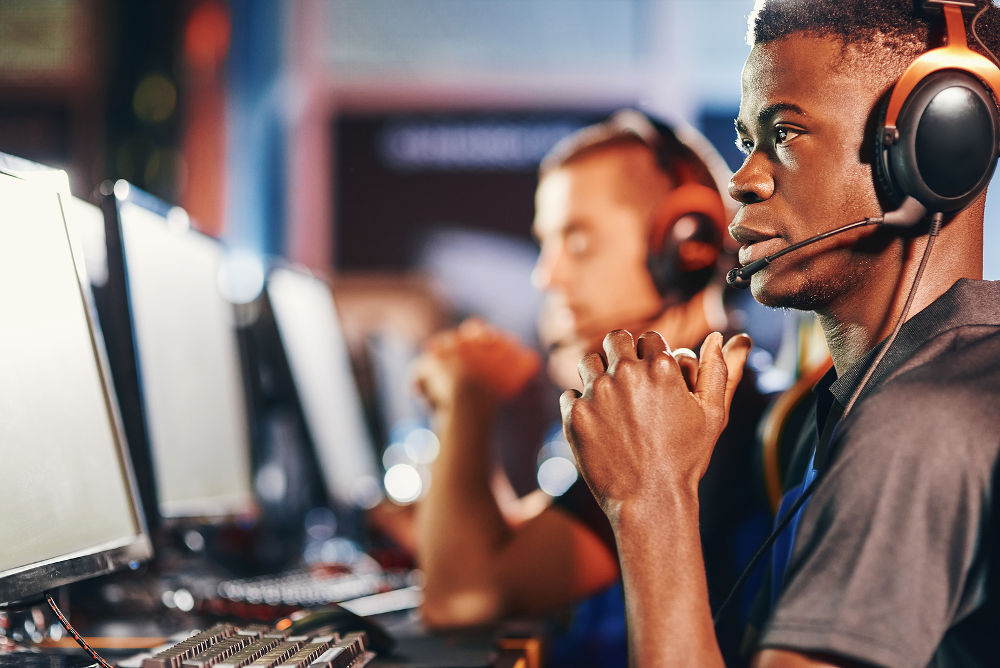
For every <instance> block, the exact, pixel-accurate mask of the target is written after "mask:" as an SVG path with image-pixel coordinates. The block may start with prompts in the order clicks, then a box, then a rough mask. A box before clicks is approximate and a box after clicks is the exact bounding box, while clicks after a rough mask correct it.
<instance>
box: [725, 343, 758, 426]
mask: <svg viewBox="0 0 1000 668" xmlns="http://www.w3.org/2000/svg"><path fill="white" fill-rule="evenodd" d="M752 347H753V341H752V340H751V339H750V337H749V336H748V335H746V334H737V335H736V336H734V337H733V338H731V339H729V340H728V341H726V345H725V346H723V348H722V357H723V358H724V359H725V360H726V369H727V378H726V415H729V406H730V405H731V404H732V403H733V394H734V393H735V392H736V386H737V385H739V384H740V380H741V379H742V378H743V368H744V366H745V365H746V362H747V356H748V355H749V354H750V349H751V348H752Z"/></svg>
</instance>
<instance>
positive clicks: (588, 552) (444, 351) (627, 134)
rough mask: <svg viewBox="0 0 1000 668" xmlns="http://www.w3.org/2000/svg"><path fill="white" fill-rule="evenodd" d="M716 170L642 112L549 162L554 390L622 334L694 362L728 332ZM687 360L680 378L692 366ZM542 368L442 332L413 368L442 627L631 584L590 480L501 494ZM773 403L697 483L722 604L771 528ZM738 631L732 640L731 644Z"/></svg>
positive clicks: (513, 345) (577, 138)
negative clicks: (510, 417)
mask: <svg viewBox="0 0 1000 668" xmlns="http://www.w3.org/2000/svg"><path fill="white" fill-rule="evenodd" d="M692 134H693V133H692ZM720 162H721V161H720V160H719V159H718V157H717V155H715V154H714V151H712V149H711V148H710V147H709V146H708V144H707V142H706V141H705V140H704V139H703V138H701V137H700V136H693V137H692V139H689V140H688V141H682V140H681V139H680V138H679V137H678V135H677V134H676V133H675V132H674V131H673V130H672V129H671V128H669V127H667V126H665V125H662V124H659V123H656V122H654V121H652V120H651V119H649V118H648V117H646V116H644V115H642V114H640V113H638V112H634V111H623V112H619V113H617V114H615V115H613V116H612V117H611V118H609V119H608V120H606V121H605V122H602V123H599V124H597V125H594V126H590V127H588V128H585V129H583V130H581V131H579V132H577V133H575V134H574V135H572V136H570V137H568V138H566V139H565V140H564V141H563V142H561V143H560V144H558V145H557V146H556V147H555V148H554V149H553V150H552V151H551V152H550V154H549V155H548V156H546V158H545V159H544V160H543V162H542V165H541V168H540V179H539V185H538V189H537V192H536V214H535V221H534V233H535V235H536V237H537V238H538V240H539V243H540V246H541V253H540V256H539V258H538V262H537V265H536V267H535V270H534V275H533V279H534V282H535V284H536V286H537V287H538V288H539V289H541V290H543V291H544V292H545V293H546V298H547V302H546V307H545V308H544V309H543V314H542V316H541V318H540V323H539V329H540V333H541V335H542V339H543V340H544V342H545V343H546V344H547V345H548V346H549V347H550V349H551V355H550V357H549V364H548V371H549V375H550V377H551V378H552V379H553V381H554V382H555V384H556V385H557V386H559V387H560V388H566V387H572V386H574V385H576V383H578V377H577V376H576V363H577V361H578V360H579V359H580V357H581V356H583V355H584V354H585V353H587V352H591V351H595V350H599V349H600V344H601V340H602V339H603V337H604V335H605V333H606V332H607V331H609V330H611V329H615V328H625V329H629V330H630V331H633V332H635V333H636V334H637V335H638V334H639V333H641V332H643V331H645V330H648V329H652V330H656V331H659V332H661V333H662V334H663V335H664V336H665V337H666V338H667V339H669V340H670V341H672V342H676V344H677V345H678V346H679V347H688V348H695V347H697V346H698V345H700V344H701V342H702V340H703V339H704V337H705V336H706V335H708V334H709V333H710V332H712V331H714V330H722V331H726V330H728V329H730V327H729V322H728V317H727V312H726V309H725V307H724V305H723V299H722V296H723V293H722V290H723V287H722V283H721V279H720V277H719V275H718V267H719V265H720V264H721V263H720V257H721V256H722V255H723V242H722V239H723V238H724V235H725V229H726V225H727V223H728V220H729V217H728V215H727V210H726V206H725V204H724V200H723V197H722V196H721V195H720V191H719V188H718V185H717V184H718V183H719V181H718V180H717V179H716V178H715V176H713V169H712V168H713V167H715V166H716V165H717V164H719V163H720ZM719 171H720V170H717V169H716V170H715V172H716V173H718V172H719ZM675 354H676V355H677V357H678V359H679V360H680V361H681V364H682V365H686V360H688V359H691V358H693V354H691V353H689V352H686V351H683V350H679V351H677V352H676V353H675ZM539 364H540V361H539V358H538V356H537V355H536V353H534V352H533V351H531V350H529V349H527V348H525V347H523V346H522V345H521V344H519V343H518V342H517V341H516V340H514V339H513V338H512V337H510V336H508V335H507V334H505V333H504V332H501V331H499V330H496V329H494V328H492V327H490V326H489V325H487V324H485V323H482V322H479V321H469V322H466V323H464V324H463V325H461V326H460V327H458V328H457V329H456V330H453V331H448V332H444V333H441V334H439V335H437V336H436V337H435V338H434V339H432V340H431V341H430V342H429V344H428V345H427V349H426V351H425V353H424V355H423V356H422V357H421V358H420V360H418V363H417V382H418V386H419V388H420V390H421V392H422V393H423V394H424V396H425V397H426V398H427V400H428V402H429V403H430V405H431V407H432V409H433V412H434V426H435V429H436V431H437V434H438V437H439V439H440V442H441V451H440V454H439V456H438V458H437V460H436V461H435V463H434V466H433V469H432V483H431V486H430V490H429V492H428V495H427V497H426V498H425V499H424V500H423V501H422V502H421V505H420V507H419V508H418V512H417V522H418V525H417V545H418V549H417V555H418V561H419V565H420V567H421V568H422V569H423V571H424V573H425V575H426V584H425V589H424V595H425V600H424V605H423V615H424V618H425V620H426V621H427V622H428V623H429V624H431V625H434V626H460V625H471V624H477V623H482V622H487V621H491V620H495V619H497V618H498V617H500V616H502V615H506V614H513V613H519V614H524V613H538V612H544V611H552V610H555V609H559V608H561V607H563V606H565V605H567V604H569V603H572V602H575V601H579V600H580V599H582V598H584V597H586V596H588V595H591V594H594V593H595V592H599V591H601V590H603V589H606V588H608V587H610V586H612V585H613V584H615V583H616V582H617V581H618V577H619V569H618V561H617V555H616V546H615V542H614V537H613V534H612V533H611V531H610V525H609V524H608V521H607V519H606V518H605V517H604V516H603V514H602V513H601V511H600V509H599V507H598V506H597V504H596V503H595V502H594V499H593V497H592V496H591V494H590V492H589V490H588V489H587V488H586V486H585V485H584V484H583V481H582V480H578V481H577V482H576V483H575V484H574V485H573V486H572V487H571V488H570V489H569V491H568V492H567V493H566V494H564V495H562V496H561V497H558V498H557V499H555V501H554V502H552V501H551V500H550V499H548V498H546V499H544V500H542V499H541V495H542V493H541V492H538V493H535V494H532V495H529V496H527V497H524V498H521V499H517V498H514V497H513V496H512V495H509V494H507V495H505V494H502V493H499V492H496V491H495V487H496V486H495V485H493V486H491V480H492V479H493V471H492V470H491V469H492V464H491V462H492V457H491V447H492V444H491V438H492V433H493V427H494V420H495V416H496V411H497V408H498V406H499V405H500V404H501V403H502V402H504V401H505V400H507V399H509V398H511V397H513V396H514V395H516V394H517V393H518V392H519V391H520V390H521V388H522V387H523V386H524V385H525V384H526V383H527V382H528V381H529V380H530V379H531V378H532V377H533V375H534V374H535V373H536V372H537V370H538V367H539ZM553 400H554V397H553ZM763 407H764V399H763V397H761V396H760V395H759V394H758V393H757V391H756V388H755V383H754V380H753V379H752V378H750V377H749V374H748V377H747V378H746V379H745V380H744V382H743V383H742V385H741V386H740V389H739V391H738V395H737V397H736V400H735V402H734V410H733V414H732V416H731V419H730V427H729V429H728V430H727V432H726V433H725V434H723V436H722V440H721V443H720V447H719V448H718V449H717V450H716V456H715V458H714V459H713V461H712V466H711V467H710V469H709V473H708V475H706V477H705V481H704V482H703V484H702V487H701V496H702V510H703V512H702V517H701V521H702V535H703V545H704V556H705V560H706V567H707V569H708V577H709V583H710V590H711V595H712V597H713V598H719V597H721V596H723V595H724V594H725V592H726V590H727V589H728V587H729V585H730V584H731V583H732V581H733V580H734V579H735V577H736V575H737V569H738V567H739V565H740V564H741V563H742V561H743V556H742V555H743V554H744V552H745V550H741V549H740V547H739V546H740V545H742V544H743V543H747V544H752V543H754V542H755V538H756V537H757V536H759V535H762V534H763V532H764V529H765V528H766V525H767V518H768V511H767V509H766V503H765V501H764V495H763V493H762V492H761V491H759V489H758V487H759V485H758V480H757V476H756V475H754V474H753V473H752V471H754V470H755V469H754V467H753V465H752V463H751V458H752V456H753V454H754V451H755V448H754V446H753V441H754V438H753V434H754V425H755V424H756V421H757V419H758V417H759V415H760V413H761V411H762V410H763ZM751 547H752V545H751ZM619 601H620V595H619ZM619 609H620V604H619ZM618 616H619V618H621V617H622V616H623V613H619V615H618ZM737 626H738V624H734V625H733V627H732V629H729V628H724V629H723V631H722V636H723V637H725V638H728V640H729V641H731V642H732V644H733V645H735V644H736V635H737V630H736V629H737ZM724 642H727V641H724ZM591 659H592V661H593V662H596V663H602V662H603V661H606V660H607V659H606V658H598V657H597V656H591ZM621 660H624V655H623V654H622V656H621Z"/></svg>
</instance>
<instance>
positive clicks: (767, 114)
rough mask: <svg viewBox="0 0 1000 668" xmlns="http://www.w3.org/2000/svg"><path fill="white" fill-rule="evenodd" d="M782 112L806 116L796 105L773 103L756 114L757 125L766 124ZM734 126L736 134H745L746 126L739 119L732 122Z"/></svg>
mask: <svg viewBox="0 0 1000 668" xmlns="http://www.w3.org/2000/svg"><path fill="white" fill-rule="evenodd" d="M782 111H790V112H792V113H795V114H800V115H802V116H806V115H807V114H806V112H805V111H804V110H803V109H802V107H800V106H799V105H797V104H792V103H791V102H775V103H774V104H771V105H768V106H766V107H764V108H763V109H761V110H760V111H758V112H757V124H758V125H765V124H767V123H768V122H769V121H770V120H771V119H772V118H773V117H774V116H777V115H778V114H779V113H781V112H782ZM734 124H735V125H736V131H737V132H743V133H746V132H747V126H746V124H745V123H744V122H743V121H742V120H740V119H739V118H737V119H735V120H734Z"/></svg>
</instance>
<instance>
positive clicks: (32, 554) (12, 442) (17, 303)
mask: <svg viewBox="0 0 1000 668" xmlns="http://www.w3.org/2000/svg"><path fill="white" fill-rule="evenodd" d="M62 204H63V197H61V196H60V194H59V193H58V192H57V191H56V190H55V189H53V188H52V187H49V186H47V185H40V184H38V183H35V182H33V181H32V180H31V179H28V180H24V179H20V178H17V177H15V176H12V175H11V174H10V172H9V171H7V170H5V169H4V168H3V166H2V165H0V209H2V211H3V215H0V313H2V314H3V317H2V318H0V396H3V397H4V400H3V401H2V402H0V453H2V454H0V459H2V462H3V466H2V468H0V480H2V484H0V508H3V513H4V518H5V519H4V541H3V549H0V605H5V604H11V603H14V602H18V601H33V600H36V599H37V598H38V597H39V596H40V595H41V594H43V593H44V592H45V591H47V590H50V589H53V588H55V587H58V586H62V585H65V584H69V583H71V582H75V581H78V580H81V579H85V578H89V577H93V576H97V575H102V574H105V573H109V572H111V571H114V570H118V569H121V568H125V567H127V566H128V565H130V564H133V563H135V562H138V561H142V560H146V559H149V558H150V557H151V556H152V549H151V546H150V541H149V538H148V535H147V532H146V528H145V524H144V522H143V518H142V513H141V510H140V507H139V504H138V500H137V496H136V489H135V485H134V483H133V480H132V474H131V470H130V465H129V462H128V459H127V455H126V451H125V445H124V441H123V437H122V434H121V430H120V428H119V423H118V419H117V415H116V409H115V405H114V402H113V400H112V395H111V390H110V387H109V384H108V375H107V373H106V371H105V369H104V365H103V363H102V357H101V355H100V344H99V342H98V340H97V339H96V337H95V334H94V330H93V328H92V326H91V324H92V323H91V322H90V317H89V314H88V309H87V307H86V304H85V301H84V298H83V292H82V290H81V284H80V281H79V278H78V274H77V272H76V267H75V263H74V257H73V254H72V252H71V248H70V244H69V240H68V236H67V231H66V226H65V220H64V215H63V207H62Z"/></svg>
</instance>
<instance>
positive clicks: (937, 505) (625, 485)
mask: <svg viewBox="0 0 1000 668" xmlns="http://www.w3.org/2000/svg"><path fill="white" fill-rule="evenodd" d="M925 4H930V5H936V6H932V7H931V8H930V9H929V11H930V12H934V11H935V10H936V11H937V15H935V14H933V13H926V12H925V11H923V9H922V8H918V7H916V6H915V4H914V3H912V2H910V0H844V1H842V2H820V1H818V0H811V1H807V0H767V1H765V2H759V3H758V6H757V8H756V9H755V12H754V14H753V15H752V16H751V23H750V28H751V37H752V43H753V47H752V50H751V52H750V55H749V57H748V59H747V62H746V65H745V66H744V70H743V77H742V80H743V95H742V101H741V105H740V113H739V117H738V118H737V120H736V127H737V134H738V141H739V143H740V145H741V146H742V147H743V148H744V150H745V152H746V158H745V161H744V164H743V166H742V167H741V168H740V169H739V170H738V171H737V172H736V174H735V175H734V176H733V177H732V180H731V182H730V193H731V194H732V195H733V197H734V198H735V199H736V200H737V201H739V202H740V204H741V209H740V211H739V212H738V213H737V215H736V217H735V219H734V221H733V224H732V226H731V233H732V235H733V237H734V238H735V239H736V240H737V241H738V242H739V243H741V244H742V248H741V250H740V262H741V264H742V265H744V269H743V272H742V273H738V274H736V275H734V276H733V277H732V278H733V282H735V283H737V284H739V283H745V282H746V281H747V279H749V281H750V287H751V289H752V291H753V294H754V296H755V298H757V300H758V301H760V302H762V303H764V304H767V305H772V306H779V307H791V308H799V309H808V310H812V311H815V312H816V313H817V316H818V318H819V320H820V322H821V324H822V326H823V329H824V332H825V335H826V339H827V343H828V346H829V348H830V352H831V354H832V357H833V360H834V369H833V370H831V372H830V373H829V374H828V376H827V377H826V378H824V380H823V381H821V382H820V384H819V385H818V386H817V388H816V390H815V392H816V409H815V414H814V416H813V420H812V424H811V425H807V427H806V429H805V430H804V433H803V435H802V437H803V439H805V441H806V443H807V445H809V446H810V447H811V448H812V450H813V452H814V458H813V462H812V464H813V465H812V466H811V467H810V470H809V472H808V473H807V475H806V479H805V480H803V481H802V482H801V483H799V484H797V485H793V488H792V489H790V490H789V496H788V497H787V498H786V503H785V504H784V506H785V507H783V509H782V513H780V514H779V524H780V523H781V520H780V517H781V516H782V514H784V515H787V516H788V517H794V518H795V519H794V520H793V521H791V522H790V523H789V525H788V526H787V527H786V528H784V529H783V530H782V533H781V534H779V536H778V543H777V544H776V545H775V547H774V548H773V553H772V555H771V561H772V563H773V566H774V568H773V571H774V572H773V578H774V582H773V590H772V591H771V592H770V593H771V595H772V605H771V609H770V612H769V614H768V615H766V617H765V619H764V620H763V623H762V625H761V628H760V633H759V635H758V637H757V638H756V640H755V644H754V655H753V658H754V662H755V665H759V666H824V665H837V666H845V665H889V666H910V665H912V666H924V665H928V664H930V665H935V666H945V665H961V666H973V665H994V664H995V662H996V657H997V656H998V655H1000V636H998V634H997V633H996V629H997V624H998V620H1000V613H998V610H1000V608H998V604H1000V599H998V597H997V591H996V577H997V573H998V572H1000V552H998V546H997V545H996V542H997V536H1000V534H998V533H997V529H998V525H997V520H998V518H997V516H996V513H995V506H996V505H997V500H998V496H997V494H996V491H997V490H996V485H995V481H994V476H995V475H996V473H997V470H998V464H1000V453H998V449H1000V438H998V437H997V426H998V425H1000V286H998V285H997V284H994V283H986V282H982V281H980V280H978V279H981V277H982V260H983V258H982V248H983V246H982V234H983V229H982V228H983V213H984V203H985V197H986V195H985V184H986V183H987V182H988V181H989V178H990V175H991V174H992V171H993V168H994V166H995V164H996V155H997V144H998V143H1000V139H998V130H997V123H998V121H997V118H998V113H997V107H996V104H997V95H998V94H1000V71H998V70H997V68H996V66H995V65H992V64H990V63H989V62H988V61H987V60H986V59H984V58H981V56H975V57H973V56H971V55H970V53H969V52H968V51H966V50H963V49H961V48H959V47H960V45H962V44H964V43H965V39H966V35H967V34H968V35H970V37H969V41H970V43H974V40H973V37H974V34H975V30H974V29H970V27H969V24H970V23H971V22H972V19H973V17H974V16H976V15H979V14H981V15H980V16H979V21H978V35H979V36H980V37H981V38H982V39H983V41H984V42H986V43H987V47H988V48H989V49H992V50H993V51H996V50H997V49H998V47H1000V16H998V14H1000V9H998V8H997V7H995V6H993V5H991V4H990V3H984V2H979V3H925ZM942 4H944V5H951V6H950V7H947V6H946V7H944V8H943V9H942V7H941V6H940V5H942ZM962 4H965V5H970V4H975V5H976V6H975V7H973V8H971V9H970V8H969V7H961V6H960V5H962ZM963 11H964V20H963V14H962V12H963ZM942 14H944V17H946V18H943V17H942ZM945 32H947V34H948V40H947V41H948V42H949V45H950V46H951V47H953V48H952V49H951V50H949V51H948V52H945V54H944V55H946V56H948V58H947V59H945V62H946V64H945V65H943V66H941V65H940V64H939V63H938V62H934V63H931V65H932V66H931V67H923V65H921V66H919V67H918V68H917V70H918V71H917V72H916V74H913V73H912V72H911V73H910V74H908V75H905V76H904V70H907V68H908V66H909V65H910V63H911V62H913V61H914V60H915V59H916V58H917V57H918V56H920V55H921V54H922V53H924V52H925V51H927V49H928V48H930V47H933V46H936V45H939V44H941V43H942V35H943V34H944V33H945ZM975 48H977V49H979V51H980V52H981V53H985V51H986V49H982V48H980V47H979V46H978V45H976V46H975ZM940 55H942V52H937V53H936V54H935V55H934V56H932V57H931V58H930V59H925V60H923V61H922V62H923V63H927V62H928V60H933V59H935V58H937V57H938V56H940ZM935 67H937V68H938V69H940V68H941V67H943V69H942V70H941V71H940V72H938V73H937V74H931V72H932V71H933V70H935ZM961 69H969V70H970V72H972V74H971V75H969V76H966V75H964V74H963V75H960V77H959V78H960V79H962V80H961V81H958V80H954V77H955V71H956V70H961ZM901 77H902V78H901ZM963 77H964V78H963ZM897 80H899V83H897ZM917 81H919V82H920V83H919V84H917V83H916V82H917ZM970 81H971V83H970ZM894 84H895V85H896V87H897V88H898V89H899V90H900V91H902V93H901V95H903V97H905V98H906V99H907V102H905V103H903V104H902V106H900V103H899V99H894V98H896V96H895V95H893V96H890V95H889V93H890V90H892V89H893V86H894ZM908 88H912V89H913V90H912V92H910V93H909V97H906V92H907V90H906V89H908ZM897 92H898V91H897ZM883 105H885V106H883ZM949 124H950V125H949ZM925 209H926V211H925ZM883 217H884V220H885V222H886V223H887V224H885V225H860V226H858V227H853V228H851V229H850V230H849V231H846V232H844V233H842V234H838V235H834V236H831V237H829V238H824V239H822V240H820V241H817V242H816V243H811V244H807V245H803V247H801V248H799V249H796V250H794V251H793V252H789V253H788V254H787V255H782V256H780V257H774V256H775V255H776V254H778V253H781V252H782V251H784V250H786V249H789V248H790V247H791V246H792V245H793V244H796V243H799V242H802V241H804V240H806V239H808V238H810V237H813V236H815V235H818V234H821V233H824V232H827V231H830V230H834V229H838V228H840V227H843V226H846V225H848V224H850V223H853V222H856V221H864V220H865V219H866V218H876V219H881V218H883ZM935 236H936V239H935V240H934V242H933V247H932V252H930V253H929V255H928V254H926V253H925V251H927V249H928V245H929V244H930V243H931V241H930V240H931V239H932V238H934V237H935ZM764 258H767V259H766V260H764ZM924 263H926V264H925V266H924V268H923V271H922V272H921V266H922V264H924ZM751 274H752V278H751V277H750V276H751ZM918 277H919V280H918ZM911 289H912V295H911V294H910V293H911ZM910 296H912V303H911V304H910V306H909V309H908V311H907V307H906V302H907V301H908V297H910ZM897 323H904V324H902V327H901V329H900V330H899V332H898V335H894V334H893V333H892V332H893V330H894V328H895V326H896V325H897ZM667 341H669V339H667ZM880 342H881V343H880ZM886 343H888V344H889V345H888V346H887V347H886V345H885V344H886ZM749 347H750V342H749V340H748V339H747V338H746V337H743V336H738V337H734V338H731V339H730V340H729V341H728V342H727V343H726V344H725V345H723V341H722V337H721V336H720V335H717V334H715V335H712V336H710V337H709V338H708V339H707V340H706V342H705V344H704V346H702V348H701V351H700V366H699V369H698V373H697V378H696V379H695V381H694V382H693V383H692V382H691V381H690V377H689V378H688V380H687V382H686V381H685V377H684V375H683V374H682V373H681V370H680V369H679V367H678V365H677V364H676V362H675V360H674V358H673V357H672V356H670V355H668V354H665V353H666V352H668V351H669V348H668V347H667V342H665V341H664V339H663V338H661V337H660V336H658V335H657V334H655V333H647V334H644V335H643V336H641V337H639V339H638V340H637V341H636V342H635V343H633V338H632V336H631V335H630V334H629V333H628V332H624V331H620V330H619V331H615V332H611V333H609V334H608V336H607V338H606V339H605V342H604V349H605V352H606V357H607V361H606V364H605V361H604V360H602V358H601V357H600V356H597V355H588V356H586V357H585V358H583V359H582V360H581V362H580V375H581V378H582V380H583V382H584V391H583V394H582V396H581V395H580V393H577V392H567V393H565V394H564V395H563V397H562V408H563V416H564V426H565V429H566V432H567V435H568V437H569V439H570V441H571V444H572V445H573V446H574V448H575V451H576V453H577V457H578V460H579V462H580V464H581V468H582V471H583V473H584V476H585V478H586V479H587V481H588V483H589V485H590V487H591V489H592V490H593V491H594V492H595V495H596V496H597V498H598V500H599V502H600V504H601V506H602V508H603V509H604V511H605V512H606V513H607V515H608V517H609V519H610V521H611V525H612V527H613V529H614V532H615V536H616V540H617V545H618V553H619V556H620V559H621V564H622V570H623V578H624V583H625V595H626V605H627V610H628V618H629V626H630V634H631V647H632V651H633V653H634V660H635V662H636V664H637V665H641V666H661V665H697V666H710V665H721V657H720V654H719V651H718V647H717V643H716V638H715V633H714V631H713V625H712V611H711V610H710V605H709V601H708V598H707V596H706V595H705V589H706V587H705V581H704V574H703V573H704V571H703V568H702V563H701V555H700V548H699V540H698V524H697V514H698V499H697V495H696V494H695V492H694V490H695V489H696V485H697V481H698V479H699V477H700V476H701V474H702V472H703V471H704V470H705V464H706V462H707V461H708V458H709V456H710V455H711V452H712V448H713V444H714V441H715V436H716V434H718V433H719V430H720V429H721V428H722V426H723V425H724V424H725V420H726V411H727V407H728V401H729V399H730V397H731V396H732V388H733V386H734V383H736V382H737V381H738V380H739V378H740V374H741V369H742V366H743V362H744V360H745V359H746V355H747V351H748V349H749ZM883 349H884V350H885V351H886V352H883ZM876 365H877V366H876ZM870 369H874V371H873V372H872V373H869V370H870ZM855 402H856V403H855ZM693 434H697V435H699V437H698V438H696V439H692V435H693ZM814 480H815V481H816V482H815V484H811V483H812V482H813V481H814ZM795 498H800V499H802V501H801V502H800V504H799V508H798V509H797V508H796V507H795V505H790V504H791V503H792V501H793V499H795ZM801 504H804V505H801ZM654 555H655V556H654Z"/></svg>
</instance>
